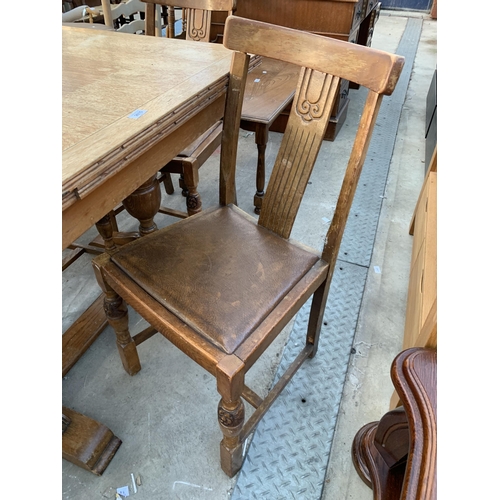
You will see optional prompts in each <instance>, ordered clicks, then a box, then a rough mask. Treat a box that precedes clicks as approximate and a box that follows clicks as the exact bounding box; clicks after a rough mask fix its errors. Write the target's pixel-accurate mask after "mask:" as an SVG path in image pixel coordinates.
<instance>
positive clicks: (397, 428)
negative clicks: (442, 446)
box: [351, 347, 437, 500]
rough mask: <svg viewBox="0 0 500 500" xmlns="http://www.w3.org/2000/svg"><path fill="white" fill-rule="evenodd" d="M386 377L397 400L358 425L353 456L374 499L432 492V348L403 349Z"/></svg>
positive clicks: (429, 498)
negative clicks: (379, 414) (394, 405)
mask: <svg viewBox="0 0 500 500" xmlns="http://www.w3.org/2000/svg"><path fill="white" fill-rule="evenodd" d="M391 378H392V381H393V384H394V387H395V388H396V391H397V393H398V394H399V397H400V399H401V402H402V405H403V406H399V407H397V408H395V409H394V410H391V411H389V412H388V413H386V414H385V415H384V416H383V417H382V418H381V420H380V421H379V422H371V423H369V424H366V425H365V426H363V427H362V428H361V429H360V430H359V431H358V432H357V434H356V436H355V438H354V441H353V444H352V448H351V451H352V460H353V463H354V467H355V468H356V471H357V472H358V474H359V476H360V477H361V479H362V480H363V481H364V482H365V483H366V484H367V485H368V486H369V487H370V488H372V489H373V498H374V499H376V500H382V499H383V500H393V499H394V500H396V499H398V500H399V499H404V500H435V499H436V498H437V489H436V483H437V472H436V455H437V390H436V379H437V351H436V350H435V349H427V348H420V347H415V348H410V349H407V350H405V351H403V352H401V353H400V354H398V356H396V358H395V359H394V361H393V364H392V369H391Z"/></svg>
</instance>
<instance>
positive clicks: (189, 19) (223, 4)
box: [141, 0, 236, 42]
mask: <svg viewBox="0 0 500 500" xmlns="http://www.w3.org/2000/svg"><path fill="white" fill-rule="evenodd" d="M141 1H142V2H144V3H145V4H146V35H154V34H155V30H154V26H155V24H154V21H155V5H166V6H169V7H170V6H172V0H141ZM235 3H236V0H175V6H176V7H181V8H182V9H184V11H185V17H186V40H194V41H201V42H210V26H211V21H212V11H225V12H227V13H228V14H229V15H230V14H231V13H232V11H233V9H234V7H235Z"/></svg>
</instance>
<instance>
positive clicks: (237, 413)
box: [217, 355, 245, 477]
mask: <svg viewBox="0 0 500 500" xmlns="http://www.w3.org/2000/svg"><path fill="white" fill-rule="evenodd" d="M244 376H245V373H244V365H243V363H242V362H241V361H240V360H239V359H238V358H237V357H236V356H234V355H231V356H227V357H226V358H224V359H223V360H222V361H221V362H220V363H219V364H218V365H217V390H218V392H219V394H220V395H221V396H222V398H221V400H220V402H219V406H218V408H217V415H218V420H219V426H220V428H221V431H222V434H223V435H224V437H223V438H222V441H221V443H220V458H221V468H222V470H223V471H224V472H225V473H226V474H227V475H228V476H229V477H233V476H234V475H235V474H236V473H237V472H238V471H239V470H240V469H241V466H242V464H243V443H242V442H241V430H242V428H243V423H244V420H245V407H244V405H243V401H242V399H241V394H242V392H243V386H244Z"/></svg>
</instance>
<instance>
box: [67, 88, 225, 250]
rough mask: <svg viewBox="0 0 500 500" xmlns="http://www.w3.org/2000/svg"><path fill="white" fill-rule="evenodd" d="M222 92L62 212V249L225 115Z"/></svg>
mask: <svg viewBox="0 0 500 500" xmlns="http://www.w3.org/2000/svg"><path fill="white" fill-rule="evenodd" d="M225 99H226V96H225V93H224V94H223V95H221V96H220V97H218V98H217V99H215V100H214V101H213V102H212V103H211V104H209V105H208V106H207V107H206V108H204V109H202V110H201V111H200V112H199V113H197V114H196V115H194V116H193V117H192V118H191V119H190V120H189V121H187V122H186V123H184V124H183V125H181V126H180V127H179V128H178V129H176V130H175V131H173V132H172V133H170V134H169V135H167V136H166V137H165V138H164V139H162V140H161V141H160V142H158V143H157V144H156V145H154V146H153V147H152V148H150V149H149V150H147V151H145V152H144V154H143V155H141V156H140V157H139V158H137V159H135V160H134V161H132V162H131V163H129V164H128V165H127V166H126V167H125V168H123V169H122V170H120V171H119V172H117V173H116V174H115V175H113V176H112V177H110V178H109V179H108V180H107V181H106V182H104V183H103V184H102V185H101V186H99V187H98V188H96V189H95V190H94V191H92V192H91V193H90V194H89V195H88V196H86V197H85V198H83V199H80V200H78V201H76V202H75V203H73V204H72V205H70V206H69V207H68V208H66V209H65V210H64V211H63V213H62V249H63V250H64V249H65V248H67V247H68V246H69V245H70V244H71V243H73V242H74V241H75V240H76V239H77V238H79V237H80V236H81V235H82V234H83V233H85V231H87V230H88V229H90V228H91V227H92V226H93V225H94V224H95V223H96V222H97V221H99V219H101V218H102V217H104V215H106V214H107V213H109V212H110V211H111V210H113V209H114V208H116V207H117V206H118V205H119V204H120V203H121V202H122V200H124V199H125V198H126V197H127V196H129V195H130V194H132V193H133V192H134V191H135V190H136V189H137V188H138V187H139V186H141V184H143V183H144V182H146V181H147V180H148V179H149V178H150V177H151V176H152V175H154V173H155V172H158V171H159V170H160V168H162V167H163V166H164V165H165V164H166V163H168V162H169V161H170V160H171V159H172V158H174V157H175V156H176V155H177V154H179V152H180V151H182V150H183V149H185V148H186V147H187V146H189V144H190V143H191V142H193V141H194V140H195V139H196V138H197V137H198V136H199V135H201V134H202V133H203V132H204V131H205V130H207V129H208V128H209V127H210V126H211V125H212V124H214V123H215V122H216V121H217V120H219V119H220V118H222V116H223V114H224V105H225Z"/></svg>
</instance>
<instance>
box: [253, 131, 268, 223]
mask: <svg viewBox="0 0 500 500" xmlns="http://www.w3.org/2000/svg"><path fill="white" fill-rule="evenodd" d="M268 139H269V133H268V128H267V126H266V125H262V124H257V127H256V129H255V144H256V145H257V173H256V177H255V184H256V191H255V195H254V197H253V204H254V206H255V208H254V212H255V213H256V214H260V209H261V208H262V200H263V199H264V188H265V184H266V147H267V141H268Z"/></svg>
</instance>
